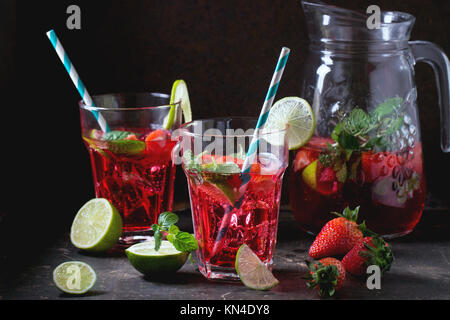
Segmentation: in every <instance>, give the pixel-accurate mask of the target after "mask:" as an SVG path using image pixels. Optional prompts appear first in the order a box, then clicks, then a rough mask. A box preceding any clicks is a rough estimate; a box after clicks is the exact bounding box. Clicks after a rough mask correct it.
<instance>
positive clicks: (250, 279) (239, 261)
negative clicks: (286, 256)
mask: <svg viewBox="0 0 450 320" xmlns="http://www.w3.org/2000/svg"><path fill="white" fill-rule="evenodd" d="M235 268H236V272H237V274H238V275H239V278H240V279H241V281H242V283H244V285H245V286H246V287H248V288H250V289H254V290H269V289H272V288H273V287H275V286H276V285H278V283H279V282H278V280H277V279H276V278H275V277H274V276H273V274H272V272H270V270H269V269H268V268H267V267H266V265H265V264H264V263H262V262H261V260H259V258H258V256H257V255H256V254H255V253H254V252H253V251H252V249H250V248H249V247H248V246H247V245H246V244H243V245H242V246H241V247H240V248H239V250H238V252H237V255H236V263H235Z"/></svg>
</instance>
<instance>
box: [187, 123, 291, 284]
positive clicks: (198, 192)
mask: <svg viewBox="0 0 450 320" xmlns="http://www.w3.org/2000/svg"><path fill="white" fill-rule="evenodd" d="M256 123H257V119H252V118H238V117H233V118H216V119H207V120H197V121H193V122H190V123H187V124H185V125H183V127H182V131H181V140H180V153H181V155H182V167H183V170H184V173H185V174H186V177H187V180H188V187H189V196H190V202H191V210H192V220H193V226H194V233H195V237H196V239H197V242H198V246H199V249H198V250H197V252H196V257H197V262H198V266H199V270H200V272H201V273H202V274H203V275H204V276H205V277H206V278H207V279H214V280H237V279H239V278H238V275H237V274H236V270H235V261H236V254H237V251H238V250H239V248H240V246H241V245H243V244H246V245H248V246H249V247H250V249H251V250H253V252H254V253H255V254H256V255H257V256H258V257H259V259H260V260H261V261H262V262H263V263H264V264H266V266H268V267H269V268H271V267H272V263H273V260H272V257H273V253H274V250H275V244H276V240H277V227H278V213H279V208H280V196H281V186H282V179H283V175H284V172H285V169H286V167H287V165H288V156H289V155H288V147H287V141H286V130H280V131H277V132H265V133H262V134H260V135H259V137H258V139H259V140H258V141H259V143H258V144H257V145H258V146H257V148H256V149H254V150H253V151H254V153H253V157H252V159H251V160H247V162H246V159H247V158H248V156H247V153H248V150H249V147H250V145H251V141H252V139H253V137H254V136H253V134H254V130H253V129H254V128H255V127H256ZM245 163H246V164H245ZM244 167H246V168H248V170H243V168H244Z"/></svg>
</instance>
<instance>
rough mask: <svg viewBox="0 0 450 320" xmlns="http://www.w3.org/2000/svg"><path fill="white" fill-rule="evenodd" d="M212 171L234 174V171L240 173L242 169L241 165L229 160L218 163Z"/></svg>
mask: <svg viewBox="0 0 450 320" xmlns="http://www.w3.org/2000/svg"><path fill="white" fill-rule="evenodd" d="M212 172H214V173H219V174H234V173H240V172H241V169H240V168H239V166H238V165H237V164H236V163H234V162H227V163H220V164H216V166H215V168H214V170H213V171H212Z"/></svg>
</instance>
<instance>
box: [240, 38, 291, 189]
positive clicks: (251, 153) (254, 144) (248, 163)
mask: <svg viewBox="0 0 450 320" xmlns="http://www.w3.org/2000/svg"><path fill="white" fill-rule="evenodd" d="M290 51H291V50H290V49H289V48H286V47H283V48H282V49H281V53H280V57H279V58H278V63H277V66H276V68H275V72H274V73H273V76H272V81H271V82H270V86H269V90H268V91H267V95H266V99H265V100H264V104H263V106H262V109H261V113H260V114H259V118H258V123H257V124H256V128H255V131H254V133H253V138H252V141H251V143H250V146H249V148H248V151H247V155H246V157H245V161H244V164H243V165H242V169H241V172H242V173H244V174H245V173H249V172H250V169H251V167H252V162H253V161H254V159H255V156H256V152H257V151H258V146H259V132H260V131H261V129H262V128H263V127H264V125H265V124H266V122H267V117H268V116H269V112H270V108H271V107H272V105H273V101H274V100H275V94H276V93H277V90H278V85H279V84H280V80H281V77H282V75H283V72H284V67H285V66H286V62H287V60H288V58H289V53H290ZM247 178H248V177H247ZM244 181H245V183H247V182H248V179H247V180H244Z"/></svg>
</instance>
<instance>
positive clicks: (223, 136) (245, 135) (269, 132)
mask: <svg viewBox="0 0 450 320" xmlns="http://www.w3.org/2000/svg"><path fill="white" fill-rule="evenodd" d="M211 120H213V121H214V120H251V121H254V122H255V124H256V123H257V121H258V118H255V117H245V116H239V117H214V118H205V119H198V120H193V121H190V122H186V123H183V124H182V125H181V127H180V129H181V130H183V133H182V134H181V136H189V137H214V138H246V137H253V136H254V134H253V133H252V134H207V135H205V134H200V133H196V132H190V131H187V127H188V126H189V125H193V124H194V123H195V122H198V123H200V122H203V121H211ZM210 129H217V128H210ZM237 129H239V128H237ZM237 129H230V130H237ZM241 129H242V128H241ZM249 129H253V130H255V128H247V129H246V130H249ZM288 129H289V124H287V125H286V128H284V129H277V130H273V131H265V132H263V131H260V132H259V133H258V137H264V136H268V135H272V134H278V133H283V132H285V134H287V130H288ZM208 130H209V129H208ZM263 130H264V129H263ZM253 132H254V131H253Z"/></svg>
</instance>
